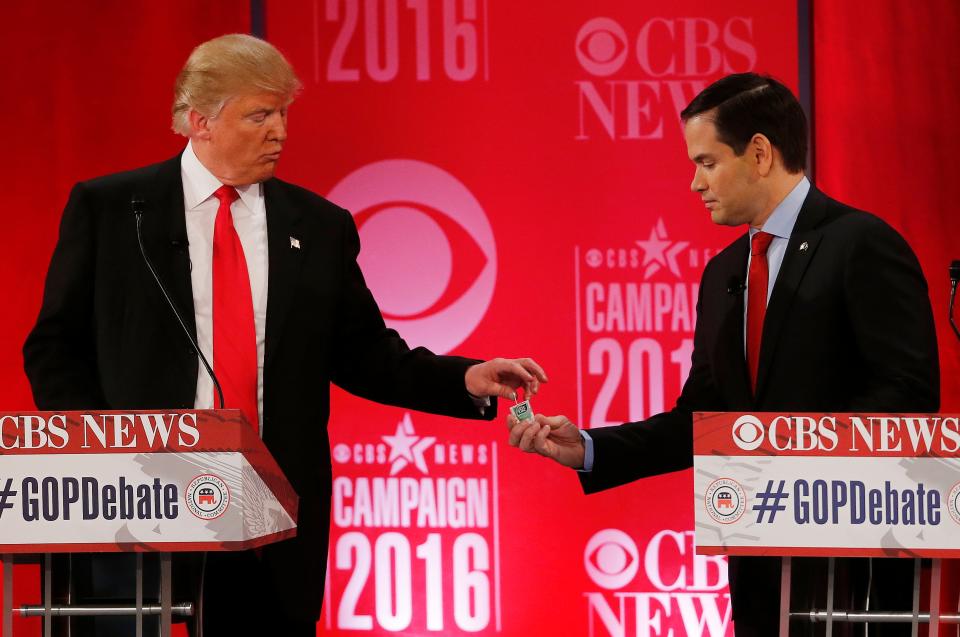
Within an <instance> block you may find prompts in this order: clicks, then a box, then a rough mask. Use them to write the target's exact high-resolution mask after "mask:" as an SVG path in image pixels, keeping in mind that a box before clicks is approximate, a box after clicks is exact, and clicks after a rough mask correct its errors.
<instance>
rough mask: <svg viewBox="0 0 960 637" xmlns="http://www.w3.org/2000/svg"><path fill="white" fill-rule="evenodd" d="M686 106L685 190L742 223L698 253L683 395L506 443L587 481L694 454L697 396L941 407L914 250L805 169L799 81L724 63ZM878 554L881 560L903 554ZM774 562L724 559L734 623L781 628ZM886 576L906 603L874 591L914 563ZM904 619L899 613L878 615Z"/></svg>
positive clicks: (672, 463)
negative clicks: (708, 251)
mask: <svg viewBox="0 0 960 637" xmlns="http://www.w3.org/2000/svg"><path fill="white" fill-rule="evenodd" d="M681 117H682V120H683V122H684V138H685V140H686V145H687V154H688V155H689V157H690V160H691V161H692V162H693V163H694V166H695V170H694V177H693V182H692V183H691V185H690V188H691V190H693V191H694V192H696V193H698V194H699V195H700V197H701V198H702V199H703V202H704V205H705V206H706V208H707V209H708V210H709V211H710V216H711V218H712V219H713V221H714V223H718V224H723V225H746V226H747V227H748V232H747V233H745V234H744V235H743V236H742V237H740V238H739V239H737V240H736V241H735V242H733V243H732V244H731V245H730V246H728V247H727V248H726V249H724V250H723V251H722V252H720V253H719V254H718V255H717V256H716V257H714V258H713V259H712V260H711V261H710V262H709V263H708V264H707V265H706V267H705V269H704V272H703V277H702V280H701V284H700V297H699V300H698V303H697V325H696V331H695V334H694V350H693V355H692V364H691V368H690V374H689V376H688V378H687V381H686V383H685V384H684V387H683V391H682V392H681V395H680V397H679V398H678V399H677V404H676V406H675V407H674V408H673V409H672V410H671V411H669V412H666V413H662V414H658V415H656V416H653V417H651V418H649V419H648V420H646V421H643V422H632V423H626V424H623V425H619V426H616V427H607V428H602V429H592V430H590V432H589V433H587V432H586V431H581V430H579V429H578V428H577V426H576V425H574V424H573V423H571V422H570V420H568V419H567V418H566V417H564V416H554V417H546V416H543V415H539V414H538V415H537V416H536V418H535V420H532V421H525V422H523V423H519V422H517V421H516V419H514V418H512V417H510V418H509V419H508V422H507V424H508V427H509V428H510V444H511V445H513V446H518V447H520V449H522V450H523V451H527V452H536V453H539V454H541V455H544V456H546V457H549V458H552V459H554V460H555V461H557V462H559V463H561V464H563V465H565V466H568V467H572V468H576V469H579V470H580V471H581V472H580V474H579V475H580V480H581V483H582V485H583V488H584V490H585V491H586V492H587V493H593V492H596V491H600V490H603V489H608V488H611V487H615V486H618V485H622V484H626V483H628V482H631V481H633V480H637V479H639V478H643V477H646V476H652V475H657V474H661V473H667V472H670V471H678V470H681V469H686V468H688V467H690V466H691V464H692V459H693V441H692V414H693V412H695V411H734V412H757V411H775V412H789V411H823V412H829V411H836V412H845V411H853V412H856V411H860V412H885V411H898V412H903V411H917V412H926V411H936V410H937V409H938V408H939V404H940V396H939V366H938V357H937V343H936V335H935V333H934V324H933V315H932V312H931V309H930V301H929V298H928V296H927V285H926V281H925V280H924V277H923V273H922V272H921V270H920V266H919V264H918V262H917V259H916V257H915V256H914V254H913V252H912V251H911V249H910V247H909V246H908V245H907V244H906V242H905V241H904V240H903V238H902V237H900V235H899V234H897V232H896V231H895V230H893V229H892V228H890V226H888V225H887V224H886V223H885V222H883V221H882V220H880V219H879V218H877V217H875V216H873V215H871V214H868V213H865V212H862V211H859V210H855V209H853V208H850V207H849V206H845V205H844V204H841V203H839V202H837V201H834V200H833V199H830V198H829V197H827V196H826V195H825V194H823V193H822V192H820V191H819V190H817V189H816V188H815V187H813V186H812V185H811V183H810V181H809V180H808V179H807V178H806V176H805V175H804V166H805V165H806V156H807V123H806V118H805V116H804V114H803V109H802V108H801V106H800V104H799V103H798V102H797V100H796V98H795V97H794V96H793V95H792V94H791V93H790V91H789V90H788V89H787V88H786V87H785V86H783V85H782V84H780V83H779V82H777V81H776V80H774V79H772V78H770V77H764V76H760V75H756V74H753V73H745V74H739V75H731V76H728V77H725V78H723V79H721V80H719V81H717V82H715V83H714V84H712V85H710V86H709V87H707V88H706V89H705V90H704V91H703V92H701V93H700V94H699V95H698V96H697V97H696V98H694V100H693V101H692V102H691V103H690V105H689V106H687V108H686V109H684V111H683V112H682V114H681ZM881 561H882V562H885V564H883V565H880V564H876V565H875V570H876V569H878V568H881V567H882V568H886V569H888V570H889V569H894V570H901V569H899V567H900V566H903V565H904V564H906V565H909V563H908V562H899V561H895V560H881ZM802 568H803V567H802V566H801V567H800V569H801V570H802ZM853 577H854V578H856V576H855V575H854V576H853ZM779 578H780V561H779V559H776V558H739V559H737V558H731V559H730V588H731V594H732V604H733V619H734V623H735V627H736V634H737V635H738V637H745V636H753V635H756V636H758V637H771V636H772V635H776V634H778V609H779V606H780V600H779ZM884 579H895V578H883V577H881V576H879V575H878V574H875V576H874V581H875V584H874V586H873V595H872V596H871V598H872V599H873V600H874V605H873V607H876V606H877V604H883V605H886V606H887V607H889V604H896V603H897V601H898V599H899V597H898V591H895V592H894V593H893V596H892V597H893V598H894V599H893V600H892V601H891V596H890V595H886V598H885V599H881V598H880V596H882V595H885V593H886V591H885V590H884V589H885V587H889V586H890V585H891V584H896V585H899V586H900V587H903V588H909V582H910V580H909V577H908V578H907V579H906V581H883V580H884ZM852 585H853V594H854V599H853V600H849V601H851V603H859V604H860V605H861V607H862V605H863V603H864V595H865V590H866V586H865V585H864V584H863V583H862V582H860V583H858V582H853V584H852ZM817 586H822V584H819V583H818V584H817ZM887 590H889V588H888V589H887ZM814 591H815V588H814V585H811V586H808V587H807V592H808V593H813V592H814ZM801 592H802V591H801ZM818 592H819V593H820V594H821V595H822V591H818ZM907 599H908V600H909V597H907ZM804 601H806V600H804ZM880 628H882V632H881V630H879V629H880ZM835 634H836V633H835ZM906 634H909V626H906V625H900V626H896V625H894V626H884V627H881V626H878V627H876V628H875V629H871V635H906Z"/></svg>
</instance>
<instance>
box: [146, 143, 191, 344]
mask: <svg viewBox="0 0 960 637" xmlns="http://www.w3.org/2000/svg"><path fill="white" fill-rule="evenodd" d="M148 188H149V189H150V190H151V191H152V192H151V194H149V195H145V199H146V201H145V211H144V215H143V224H142V230H143V239H144V246H145V247H146V250H147V254H148V255H149V257H150V260H151V261H152V262H153V264H154V267H155V268H156V270H157V276H158V277H159V278H160V280H161V281H162V282H163V284H164V285H165V286H166V288H167V290H168V291H169V292H170V296H171V298H172V299H173V302H174V303H175V304H176V306H177V309H178V310H179V311H180V314H181V316H182V317H183V320H184V322H185V323H186V325H187V327H188V328H189V329H190V331H191V333H192V334H193V336H194V338H196V334H197V328H196V317H195V316H194V308H193V286H192V285H191V281H190V253H189V251H188V249H187V220H186V216H185V214H184V208H183V181H182V179H181V177H180V156H179V155H177V156H176V157H174V158H173V159H171V160H169V161H165V162H163V163H162V164H160V165H159V166H158V167H157V173H156V175H155V178H154V179H153V182H152V183H151V184H150V185H149V187H148Z"/></svg>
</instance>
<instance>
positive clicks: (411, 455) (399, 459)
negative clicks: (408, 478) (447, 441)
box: [381, 414, 437, 475]
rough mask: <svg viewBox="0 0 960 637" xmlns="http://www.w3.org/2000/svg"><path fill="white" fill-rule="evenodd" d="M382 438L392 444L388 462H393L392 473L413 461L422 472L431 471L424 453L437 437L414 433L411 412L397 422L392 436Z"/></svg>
mask: <svg viewBox="0 0 960 637" xmlns="http://www.w3.org/2000/svg"><path fill="white" fill-rule="evenodd" d="M381 438H382V439H383V441H384V442H385V443H387V445H389V446H390V455H389V456H388V457H387V462H389V463H391V464H390V475H396V474H398V473H400V472H401V471H403V469H404V468H405V467H406V466H407V465H408V464H410V463H413V465H414V466H415V467H416V468H417V469H419V470H420V471H421V472H422V473H429V472H430V470H429V469H428V468H427V462H426V460H425V459H424V457H423V454H424V452H425V451H426V450H427V449H428V448H429V447H430V445H432V444H433V443H434V442H436V441H437V439H436V438H435V437H434V436H423V437H421V436H417V435H414V431H413V421H412V420H411V419H410V414H404V415H403V419H402V420H401V421H400V422H399V423H397V431H396V432H395V433H394V434H393V435H392V436H381Z"/></svg>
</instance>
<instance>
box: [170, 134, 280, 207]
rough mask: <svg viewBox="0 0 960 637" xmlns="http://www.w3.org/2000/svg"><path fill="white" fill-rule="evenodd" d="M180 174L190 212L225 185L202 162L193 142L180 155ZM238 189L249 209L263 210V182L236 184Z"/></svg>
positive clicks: (184, 198) (185, 203) (184, 200)
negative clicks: (261, 202)
mask: <svg viewBox="0 0 960 637" xmlns="http://www.w3.org/2000/svg"><path fill="white" fill-rule="evenodd" d="M180 175H181V176H182V177H183V203H184V207H185V208H186V210H187V211H188V212H189V211H190V210H194V209H196V208H197V206H199V205H200V204H202V203H203V202H205V201H206V200H208V199H210V198H211V197H213V193H214V192H216V190H217V189H218V188H220V186H222V185H223V184H222V183H220V180H219V179H217V178H216V177H214V176H213V173H211V172H210V171H209V170H207V167H206V166H204V165H203V164H201V163H200V160H199V159H198V158H197V154H196V153H195V152H193V142H187V147H186V148H185V149H183V154H182V155H181V156H180ZM236 190H237V193H238V194H239V195H240V200H241V201H243V203H244V205H245V206H246V207H247V209H248V210H250V211H253V212H254V214H255V213H256V211H258V210H263V206H261V205H259V202H260V201H261V200H262V199H263V194H262V192H263V191H262V185H261V184H248V185H246V186H236Z"/></svg>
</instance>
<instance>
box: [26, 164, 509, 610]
mask: <svg viewBox="0 0 960 637" xmlns="http://www.w3.org/2000/svg"><path fill="white" fill-rule="evenodd" d="M263 188H264V195H265V198H266V213H267V235H268V248H269V274H268V300H267V322H266V345H265V360H264V381H263V384H264V390H263V431H264V442H265V443H266V445H267V447H268V448H269V449H270V452H271V453H272V454H273V456H274V457H275V458H276V460H277V462H278V463H279V465H280V467H281V468H282V469H283V471H284V472H285V474H286V476H287V478H288V479H289V481H290V483H291V485H292V486H293V488H294V489H295V490H296V492H297V494H298V495H299V496H300V510H299V519H298V527H299V528H298V534H297V537H296V538H295V539H293V540H288V541H285V542H281V543H279V544H275V545H271V546H269V547H267V548H266V549H265V550H264V552H263V559H264V563H265V566H266V568H267V570H269V571H271V572H272V574H273V575H274V576H275V577H274V581H273V582H270V583H268V584H269V585H271V586H273V587H275V588H276V589H277V597H278V598H280V599H284V600H287V601H288V602H289V607H288V608H287V609H286V612H287V614H288V615H289V616H290V617H292V618H294V619H300V620H310V619H313V620H315V619H316V618H317V617H318V615H319V610H320V603H321V600H322V599H323V581H324V572H325V560H326V550H327V535H328V517H329V507H330V488H331V465H330V450H329V444H328V439H327V429H326V424H327V418H328V414H329V410H330V399H329V385H330V383H331V382H334V383H336V384H337V385H339V386H341V387H343V388H344V389H346V390H347V391H350V392H351V393H354V394H356V395H359V396H363V397H365V398H369V399H371V400H375V401H377V402H381V403H386V404H391V405H399V406H403V407H407V408H410V409H417V410H421V411H427V412H431V413H439V414H446V415H451V416H457V417H462V418H478V417H480V415H479V410H478V409H477V407H476V406H475V404H474V403H473V402H472V401H471V399H470V397H469V395H468V394H467V392H466V388H465V386H464V373H465V372H466V369H467V367H468V366H470V365H471V364H473V363H475V362H477V361H472V360H468V359H464V358H458V357H450V356H435V355H433V354H432V353H430V352H429V351H427V350H425V349H423V348H417V349H414V350H410V349H409V348H408V347H407V345H406V343H404V341H403V340H402V339H401V338H400V337H399V336H398V335H397V333H396V332H394V331H393V330H390V329H387V328H386V327H385V325H384V322H383V319H382V318H381V315H380V311H379V309H378V308H377V306H376V303H375V302H374V300H373V297H372V296H371V294H370V292H369V290H368V289H367V287H366V284H365V283H364V280H363V276H362V275H361V273H360V269H359V268H358V266H357V261H356V258H357V254H358V252H359V249H360V244H359V238H358V235H357V230H356V227H355V225H354V223H353V220H352V218H351V216H350V214H349V213H348V212H346V211H345V210H343V209H341V208H338V207H337V206H335V205H333V204H332V203H330V202H329V201H326V200H325V199H323V198H322V197H319V196H317V195H315V194H313V193H311V192H310V191H308V190H305V189H303V188H299V187H297V186H294V185H291V184H288V183H285V182H283V181H280V180H279V179H270V180H269V181H267V182H265V183H264V185H263ZM134 195H137V196H139V197H140V198H142V199H143V200H144V202H145V206H144V208H145V213H144V216H143V237H144V244H145V247H146V250H147V252H148V254H149V255H150V257H151V259H152V261H153V262H154V264H155V266H156V268H157V270H158V274H159V276H160V278H161V279H162V280H163V281H164V283H165V284H166V286H167V287H168V288H169V289H170V291H171V295H172V296H173V297H174V300H175V302H176V304H177V305H178V307H179V309H180V311H181V313H182V314H183V316H184V318H185V319H186V322H187V324H188V326H189V328H190V329H191V330H192V331H193V332H194V334H195V332H196V327H195V324H194V310H193V296H192V290H191V283H190V261H189V253H188V249H187V232H186V221H185V216H184V204H183V186H182V183H181V177H180V158H179V156H178V157H175V158H173V159H170V160H168V161H166V162H163V163H160V164H155V165H152V166H148V167H145V168H141V169H138V170H134V171H130V172H124V173H119V174H115V175H110V176H107V177H102V178H99V179H94V180H92V181H88V182H84V183H80V184H77V185H76V186H75V187H74V189H73V192H72V193H71V195H70V200H69V202H68V204H67V207H66V209H65V211H64V214H63V220H62V223H61V228H60V237H59V240H58V242H57V246H56V249H55V251H54V254H53V258H52V261H51V263H50V270H49V273H48V275H47V281H46V287H45V289H44V296H43V306H42V308H41V310H40V316H39V318H38V320H37V324H36V326H35V327H34V329H33V331H32V332H31V333H30V336H29V337H28V339H27V341H26V344H25V345H24V361H25V368H26V371H27V375H28V377H29V379H30V383H31V386H32V388H33V394H34V399H35V401H36V404H37V406H38V407H39V408H40V409H45V410H68V409H154V408H168V409H169V408H177V409H189V408H192V407H193V403H194V397H195V392H196V379H197V366H198V364H199V363H198V360H197V357H196V355H195V353H194V352H193V350H192V348H191V347H190V345H189V342H188V340H187V338H186V337H185V335H184V334H183V333H182V330H181V328H180V327H179V326H178V325H177V323H176V320H175V318H174V316H173V314H172V312H171V311H170V309H169V308H168V307H167V304H166V302H165V301H164V299H163V296H162V294H161V292H160V291H159V289H158V288H157V286H156V284H155V283H154V281H153V280H152V279H151V277H150V274H149V272H148V270H147V267H146V265H145V264H144V262H143V259H142V257H141V255H140V252H139V248H138V246H137V237H136V232H135V220H134V216H133V214H132V213H131V204H130V201H131V198H132V197H133V196H134ZM291 237H295V238H297V239H299V242H300V249H294V248H293V247H292V246H291V245H290V244H291V242H290V238H291ZM486 411H487V417H488V418H493V417H494V414H495V408H491V409H487V410H486Z"/></svg>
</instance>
